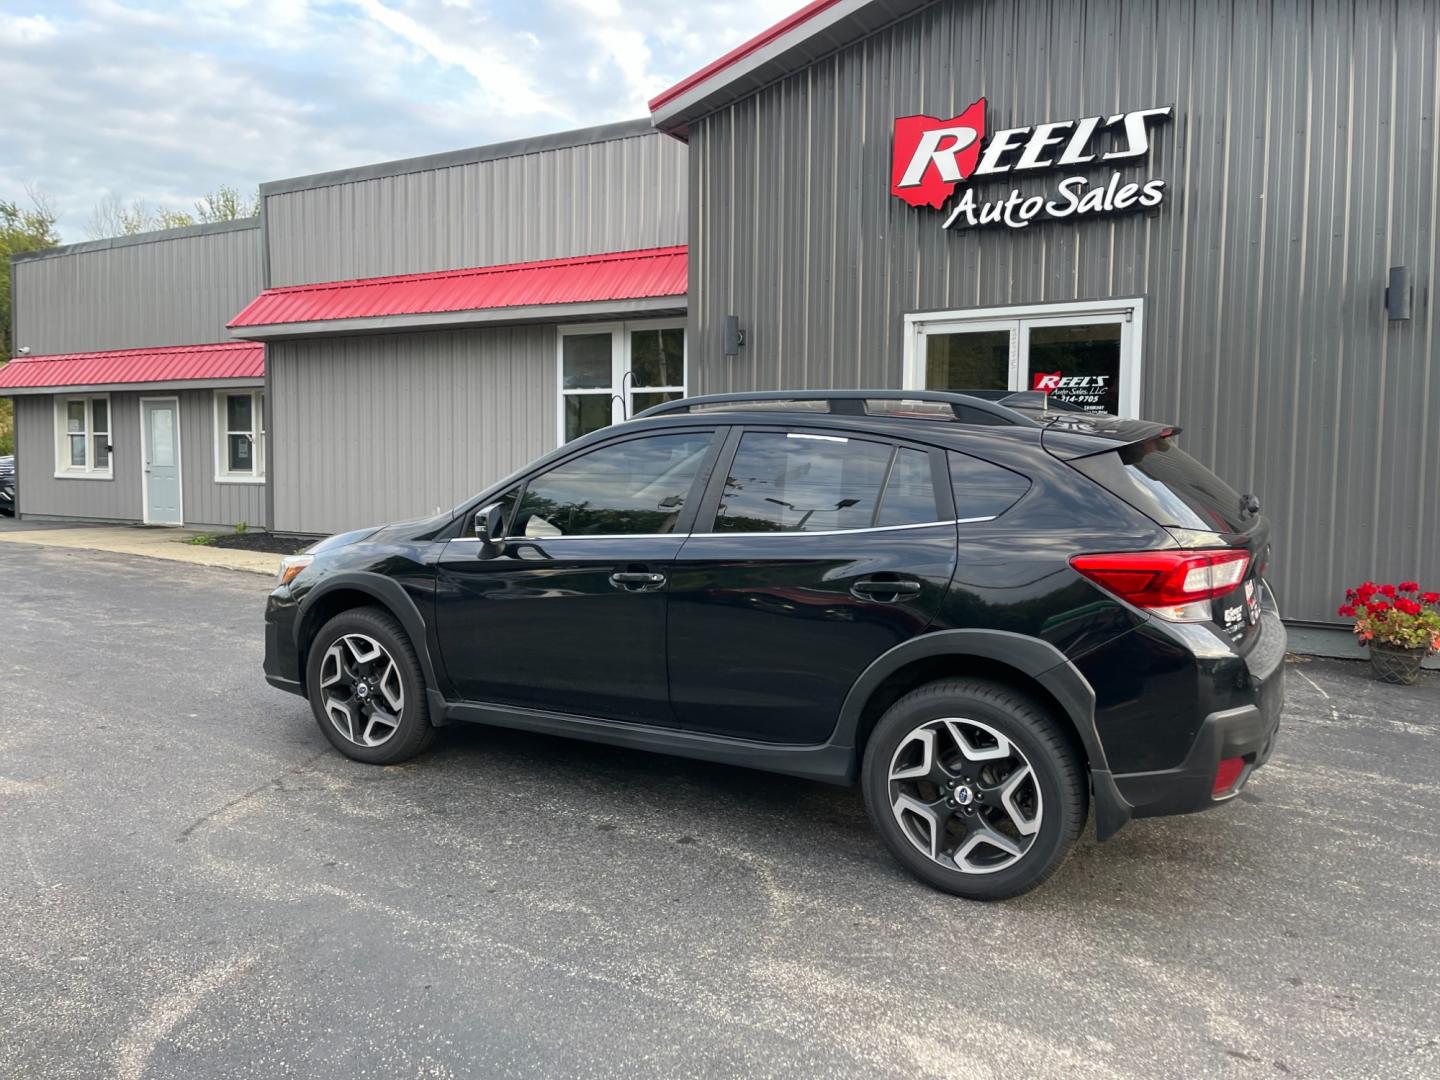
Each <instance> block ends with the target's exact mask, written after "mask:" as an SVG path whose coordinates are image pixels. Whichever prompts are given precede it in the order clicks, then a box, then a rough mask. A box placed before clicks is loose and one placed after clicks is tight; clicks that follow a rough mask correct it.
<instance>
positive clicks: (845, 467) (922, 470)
mask: <svg viewBox="0 0 1440 1080" xmlns="http://www.w3.org/2000/svg"><path fill="white" fill-rule="evenodd" d="M938 519H939V513H938V511H937V507H936V501H935V484H934V480H933V478H932V475H931V471H930V455H929V454H926V453H924V452H922V451H919V450H911V449H907V448H897V447H893V446H890V445H888V444H886V443H878V442H867V441H865V440H861V439H847V438H843V437H841V436H838V435H811V434H805V433H802V432H789V433H787V432H771V431H750V432H746V434H745V435H744V437H743V438H742V439H741V440H740V446H739V448H738V449H737V450H736V451H735V460H734V462H733V463H732V464H731V466H730V474H729V476H728V477H726V480H725V493H724V496H723V497H722V499H721V502H720V507H719V510H718V511H717V513H716V515H715V531H716V532H741V533H758V532H829V531H834V530H847V529H868V528H873V527H876V526H882V527H888V526H895V525H919V524H924V523H925V522H930V521H936V520H938Z"/></svg>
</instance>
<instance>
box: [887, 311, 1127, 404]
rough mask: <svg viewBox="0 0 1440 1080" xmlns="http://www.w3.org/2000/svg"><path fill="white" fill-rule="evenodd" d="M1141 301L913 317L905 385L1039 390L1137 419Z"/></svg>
mask: <svg viewBox="0 0 1440 1080" xmlns="http://www.w3.org/2000/svg"><path fill="white" fill-rule="evenodd" d="M1141 303H1142V302H1141V301H1140V300H1124V301H1099V302H1095V303H1092V304H1053V305H1036V306H1034V307H1027V308H1009V309H991V310H989V311H983V312H975V313H973V314H971V313H968V312H967V313H961V312H945V313H940V314H936V315H908V316H906V325H907V331H908V332H907V336H906V362H905V386H906V388H913V389H924V390H1012V391H1015V390H1039V391H1042V392H1044V393H1046V394H1049V395H1050V396H1051V398H1052V399H1054V400H1057V401H1064V402H1067V403H1069V404H1072V405H1076V406H1078V407H1079V408H1082V409H1085V410H1087V411H1089V412H1108V413H1114V414H1115V415H1117V416H1136V415H1138V413H1139V408H1140V385H1139V377H1140V373H1139V368H1140V357H1139V341H1140V330H1139V328H1140V320H1141V313H1140V307H1141ZM1001 316H1009V317H1001Z"/></svg>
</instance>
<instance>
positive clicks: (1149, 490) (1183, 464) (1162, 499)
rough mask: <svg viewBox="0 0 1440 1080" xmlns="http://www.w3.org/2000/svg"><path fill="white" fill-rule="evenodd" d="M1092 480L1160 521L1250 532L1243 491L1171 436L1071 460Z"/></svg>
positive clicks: (1250, 516) (1177, 525) (1251, 517)
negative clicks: (1199, 460)
mask: <svg viewBox="0 0 1440 1080" xmlns="http://www.w3.org/2000/svg"><path fill="white" fill-rule="evenodd" d="M1071 464H1072V465H1074V466H1075V467H1076V468H1077V469H1079V470H1080V471H1081V472H1083V473H1084V474H1085V475H1086V476H1088V477H1090V479H1092V480H1094V481H1096V482H1097V483H1099V484H1100V485H1101V486H1102V487H1104V488H1107V489H1108V490H1109V491H1110V492H1112V493H1113V494H1115V495H1118V496H1119V497H1120V498H1122V499H1124V500H1125V501H1126V502H1127V503H1129V504H1130V505H1131V506H1133V507H1135V509H1137V510H1139V511H1140V512H1141V513H1143V514H1145V515H1146V516H1147V517H1149V518H1151V519H1152V520H1153V521H1155V522H1157V523H1158V524H1161V525H1172V526H1174V527H1175V528H1179V529H1200V530H1204V531H1206V532H1223V533H1239V532H1246V531H1248V530H1249V529H1250V528H1251V527H1252V526H1253V525H1254V524H1255V521H1256V515H1253V514H1246V512H1245V509H1244V506H1243V502H1244V500H1243V499H1242V498H1241V496H1240V493H1239V492H1238V491H1236V490H1235V489H1234V488H1232V487H1231V486H1230V485H1229V484H1227V483H1225V481H1224V480H1221V479H1220V478H1219V477H1218V476H1216V475H1215V474H1214V473H1213V472H1211V471H1210V470H1209V469H1207V468H1206V467H1205V466H1204V465H1201V464H1200V462H1198V461H1196V460H1195V459H1194V458H1193V457H1191V456H1190V455H1189V454H1187V453H1186V452H1185V451H1184V450H1181V449H1180V447H1178V446H1177V445H1175V442H1174V441H1173V440H1172V439H1169V438H1161V439H1148V440H1146V441H1145V442H1139V443H1132V444H1131V445H1129V446H1125V447H1121V448H1120V449H1119V450H1117V451H1114V452H1113V453H1106V454H1096V455H1095V456H1094V457H1088V458H1080V459H1079V460H1077V461H1072V462H1071Z"/></svg>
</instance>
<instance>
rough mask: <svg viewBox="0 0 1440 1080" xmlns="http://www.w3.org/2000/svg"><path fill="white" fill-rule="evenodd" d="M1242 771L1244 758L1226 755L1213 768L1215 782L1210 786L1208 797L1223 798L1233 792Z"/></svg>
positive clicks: (1243, 769)
mask: <svg viewBox="0 0 1440 1080" xmlns="http://www.w3.org/2000/svg"><path fill="white" fill-rule="evenodd" d="M1244 771H1245V759H1244V758H1240V757H1227V758H1226V759H1225V760H1224V761H1222V762H1220V765H1219V767H1218V768H1217V769H1216V770H1215V783H1214V784H1212V785H1211V786H1210V797H1211V798H1212V799H1223V798H1225V796H1227V795H1233V794H1235V785H1236V784H1238V783H1239V782H1240V775H1241V773H1243V772H1244Z"/></svg>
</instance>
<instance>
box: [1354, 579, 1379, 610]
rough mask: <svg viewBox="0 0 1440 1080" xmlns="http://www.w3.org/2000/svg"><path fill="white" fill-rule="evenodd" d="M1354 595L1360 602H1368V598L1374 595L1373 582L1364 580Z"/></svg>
mask: <svg viewBox="0 0 1440 1080" xmlns="http://www.w3.org/2000/svg"><path fill="white" fill-rule="evenodd" d="M1355 595H1356V596H1357V597H1358V598H1359V600H1360V602H1361V603H1362V604H1368V603H1369V602H1370V598H1371V597H1372V596H1374V595H1375V583H1374V582H1373V581H1366V582H1364V583H1363V584H1361V586H1360V588H1358V589H1356V590H1355Z"/></svg>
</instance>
